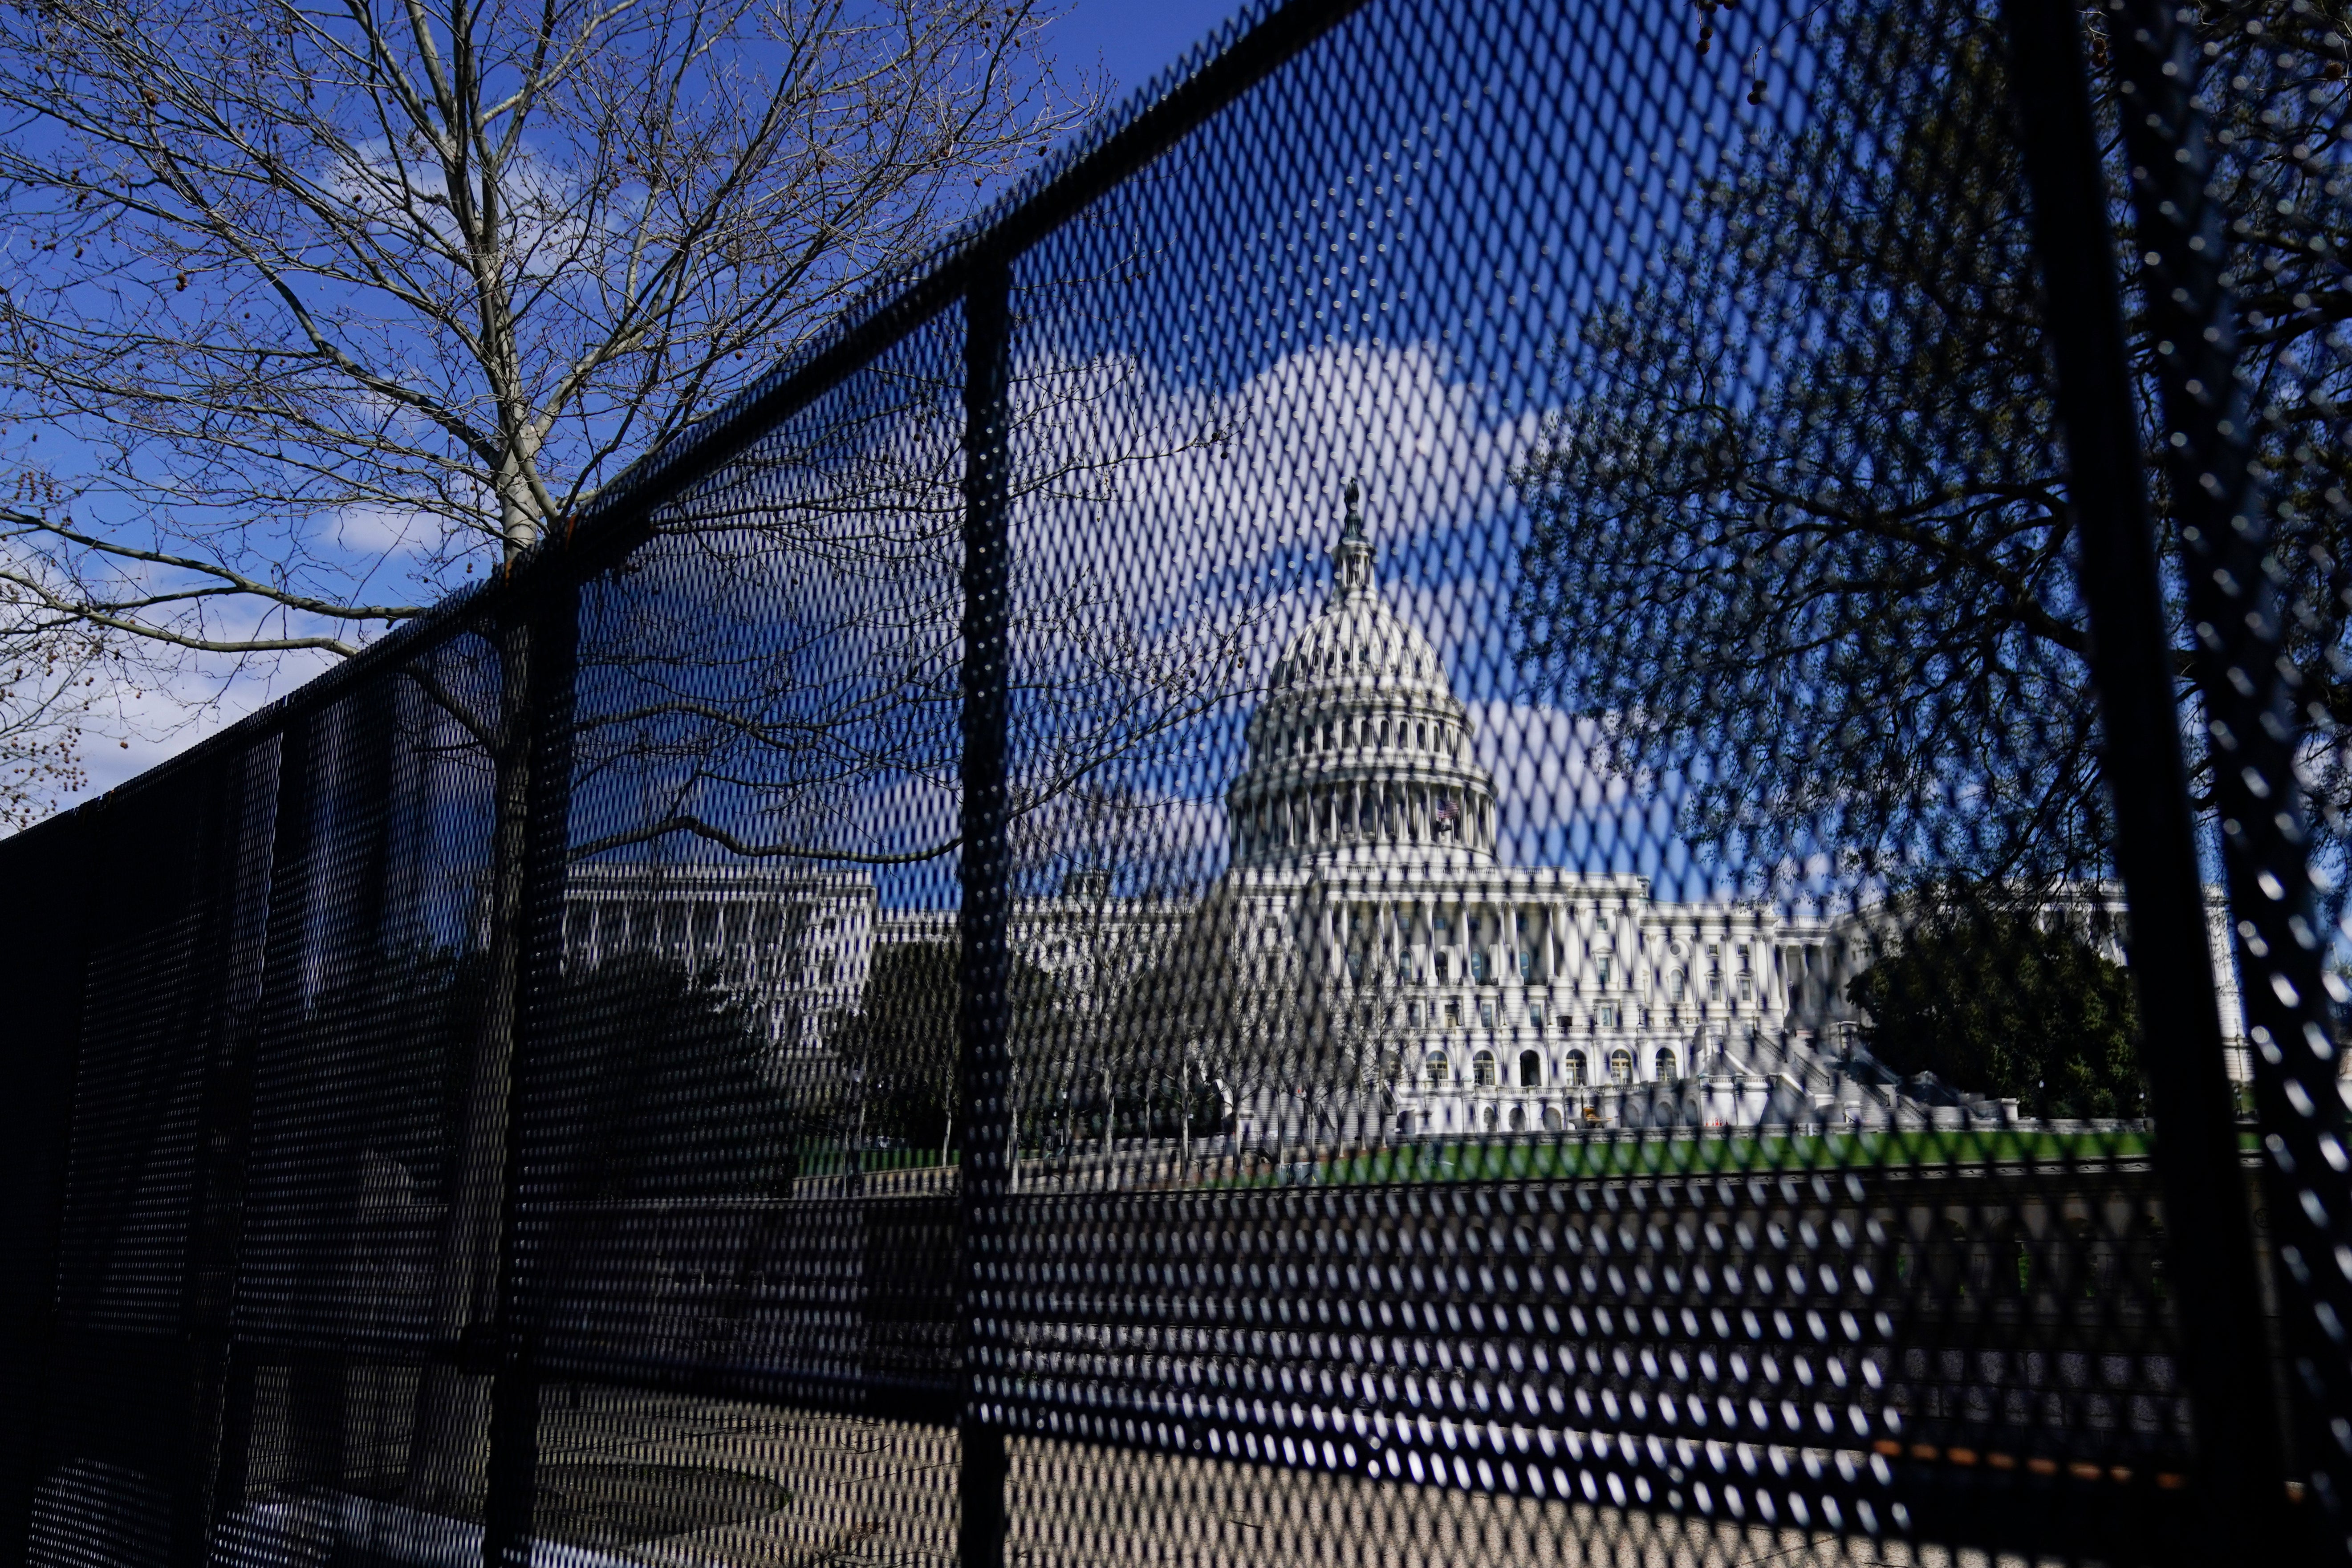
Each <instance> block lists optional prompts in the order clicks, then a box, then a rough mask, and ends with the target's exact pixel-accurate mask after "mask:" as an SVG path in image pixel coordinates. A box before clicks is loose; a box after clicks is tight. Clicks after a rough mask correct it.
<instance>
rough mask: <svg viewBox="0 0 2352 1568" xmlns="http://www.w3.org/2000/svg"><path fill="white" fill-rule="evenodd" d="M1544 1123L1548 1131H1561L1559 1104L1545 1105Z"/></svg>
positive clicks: (1545, 1129)
mask: <svg viewBox="0 0 2352 1568" xmlns="http://www.w3.org/2000/svg"><path fill="white" fill-rule="evenodd" d="M1543 1124H1544V1131H1547V1132H1557V1131H1559V1106H1557V1105H1547V1106H1545V1107H1544V1113H1543Z"/></svg>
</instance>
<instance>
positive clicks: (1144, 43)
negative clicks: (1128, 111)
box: [1051, 0, 1242, 98]
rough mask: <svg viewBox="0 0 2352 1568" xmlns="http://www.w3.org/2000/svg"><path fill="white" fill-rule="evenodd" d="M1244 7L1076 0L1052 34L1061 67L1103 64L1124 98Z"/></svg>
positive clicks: (1192, 1) (1171, 0)
mask: <svg viewBox="0 0 2352 1568" xmlns="http://www.w3.org/2000/svg"><path fill="white" fill-rule="evenodd" d="M1240 9H1242V7H1241V6H1240V5H1238V4H1235V3H1234V0H1072V3H1071V4H1069V5H1066V6H1065V7H1064V8H1063V13H1062V15H1061V16H1060V17H1059V18H1058V19H1056V20H1055V23H1054V30H1053V34H1052V35H1051V36H1052V37H1054V39H1055V46H1054V49H1055V55H1056V56H1057V57H1058V58H1059V62H1060V64H1061V65H1063V66H1064V67H1065V68H1092V67H1094V66H1095V65H1097V64H1099V65H1100V66H1101V68H1103V70H1104V71H1105V72H1106V73H1108V76H1109V78H1110V79H1111V81H1112V82H1113V83H1114V84H1115V87H1114V97H1115V98H1124V97H1126V96H1127V95H1129V94H1130V93H1133V92H1135V91H1136V90H1137V89H1140V88H1141V87H1143V86H1144V84H1145V83H1147V82H1149V81H1150V79H1151V78H1152V76H1153V74H1154V73H1156V72H1158V71H1159V70H1160V69H1161V68H1163V67H1166V66H1169V65H1171V64H1173V63H1174V62H1175V60H1176V59H1177V58H1178V57H1179V56H1181V55H1182V54H1183V52H1184V51H1185V50H1186V49H1188V48H1190V47H1192V45H1193V44H1195V43H1197V42H1198V41H1200V40H1201V39H1202V38H1204V37H1208V36H1209V34H1211V33H1212V32H1213V31H1215V30H1216V27H1217V26H1218V24H1219V23H1221V22H1223V21H1224V20H1225V19H1226V18H1228V17H1230V16H1233V15H1234V13H1235V12H1237V11H1239V10H1240Z"/></svg>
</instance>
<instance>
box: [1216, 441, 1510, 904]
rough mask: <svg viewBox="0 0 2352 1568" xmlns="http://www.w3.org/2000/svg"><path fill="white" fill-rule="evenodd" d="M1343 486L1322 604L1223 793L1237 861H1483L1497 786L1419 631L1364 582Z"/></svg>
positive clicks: (1366, 575)
mask: <svg viewBox="0 0 2352 1568" xmlns="http://www.w3.org/2000/svg"><path fill="white" fill-rule="evenodd" d="M1357 500H1358V490H1357V488H1356V487H1355V486H1354V485H1352V484H1351V485H1349V487H1348V518H1347V522H1346V525H1345V526H1344V527H1343V528H1342V529H1341V531H1340V534H1339V543H1337V544H1336V545H1334V546H1333V547H1332V550H1331V576H1332V582H1331V602H1330V603H1329V604H1328V605H1326V606H1325V607H1324V609H1323V610H1322V612H1321V613H1320V614H1319V615H1318V616H1316V617H1315V618H1314V619H1313V620H1311V621H1309V622H1307V625H1306V626H1302V627H1300V628H1299V630H1298V633H1297V636H1296V637H1292V638H1291V639H1290V643H1289V646H1288V647H1285V648H1284V649H1283V650H1282V657H1281V658H1279V659H1278V660H1276V663H1275V667H1274V678H1273V681H1272V684H1271V686H1270V688H1269V689H1268V691H1267V694H1266V700H1265V702H1264V704H1262V705H1261V706H1260V707H1259V709H1258V710H1257V712H1256V713H1255V715H1254V716H1253V717H1252V718H1251V720H1250V723H1249V729H1248V743H1249V762H1248V763H1247V765H1246V766H1245V767H1244V769H1243V770H1242V775H1241V777H1240V778H1238V779H1236V780H1235V781H1234V785H1233V788H1232V789H1231V790H1229V791H1227V792H1226V796H1225V806H1226V814H1227V818H1228V826H1229V828H1230V831H1231V834H1232V844H1233V858H1234V864H1235V865H1236V866H1250V867H1276V866H1286V865H1304V864H1307V863H1310V862H1328V861H1334V860H1345V861H1355V862H1373V863H1403V862H1406V861H1413V862H1434V863H1438V864H1446V865H1492V864H1493V863H1494V858H1495V785H1494V781H1493V780H1492V779H1491V778H1489V777H1488V776H1487V773H1486V770H1485V769H1484V768H1481V767H1479V766H1478V765H1477V764H1476V763H1474V762H1472V761H1471V760H1470V721H1469V715H1468V713H1467V712H1466V711H1465V709H1464V708H1463V706H1462V704H1461V702H1460V700H1457V699H1456V698H1455V697H1454V692H1453V689H1451V688H1450V687H1449V686H1447V684H1446V681H1445V672H1444V666H1443V665H1441V664H1440V663H1439V662H1438V658H1437V650H1436V649H1435V648H1433V647H1431V646H1430V642H1429V639H1428V638H1427V637H1423V635H1422V634H1421V633H1420V632H1418V631H1416V630H1415V629H1414V628H1412V626H1407V625H1406V624H1405V623H1404V622H1403V621H1402V619H1400V618H1399V617H1398V616H1397V614H1396V612H1395V611H1393V610H1391V609H1390V608H1389V606H1388V605H1387V604H1386V603H1384V602H1383V601H1382V600H1381V596H1380V593H1379V591H1378V589H1377V588H1375V587H1374V585H1373V582H1372V547H1371V544H1370V542H1369V541H1368V540H1366V539H1365V537H1364V523H1363V518H1362V515H1361V514H1360V512H1359V511H1358V510H1357Z"/></svg>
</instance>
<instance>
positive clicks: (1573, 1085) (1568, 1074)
mask: <svg viewBox="0 0 2352 1568" xmlns="http://www.w3.org/2000/svg"><path fill="white" fill-rule="evenodd" d="M1560 1079H1561V1081H1562V1082H1564V1083H1566V1084H1567V1085H1568V1086H1569V1088H1570V1089H1582V1088H1583V1087H1584V1053H1583V1052H1582V1051H1570V1052H1569V1053H1568V1061H1567V1063H1566V1065H1564V1066H1563V1067H1562V1068H1560Z"/></svg>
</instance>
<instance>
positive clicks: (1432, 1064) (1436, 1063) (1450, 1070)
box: [1422, 1051, 1454, 1089]
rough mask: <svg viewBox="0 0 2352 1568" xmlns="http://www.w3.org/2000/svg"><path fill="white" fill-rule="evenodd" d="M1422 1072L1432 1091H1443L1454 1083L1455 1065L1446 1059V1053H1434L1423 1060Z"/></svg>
mask: <svg viewBox="0 0 2352 1568" xmlns="http://www.w3.org/2000/svg"><path fill="white" fill-rule="evenodd" d="M1422 1071H1423V1076H1424V1077H1425V1078H1427V1079H1428V1080H1429V1087H1430V1088H1432V1089H1443V1088H1444V1087H1445V1086H1446V1085H1447V1084H1449V1083H1451V1082H1453V1081H1454V1064H1452V1063H1451V1062H1449V1061H1447V1060H1446V1059H1445V1053H1444V1051H1432V1052H1430V1053H1429V1055H1428V1056H1427V1057H1425V1058H1423V1059H1422Z"/></svg>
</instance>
